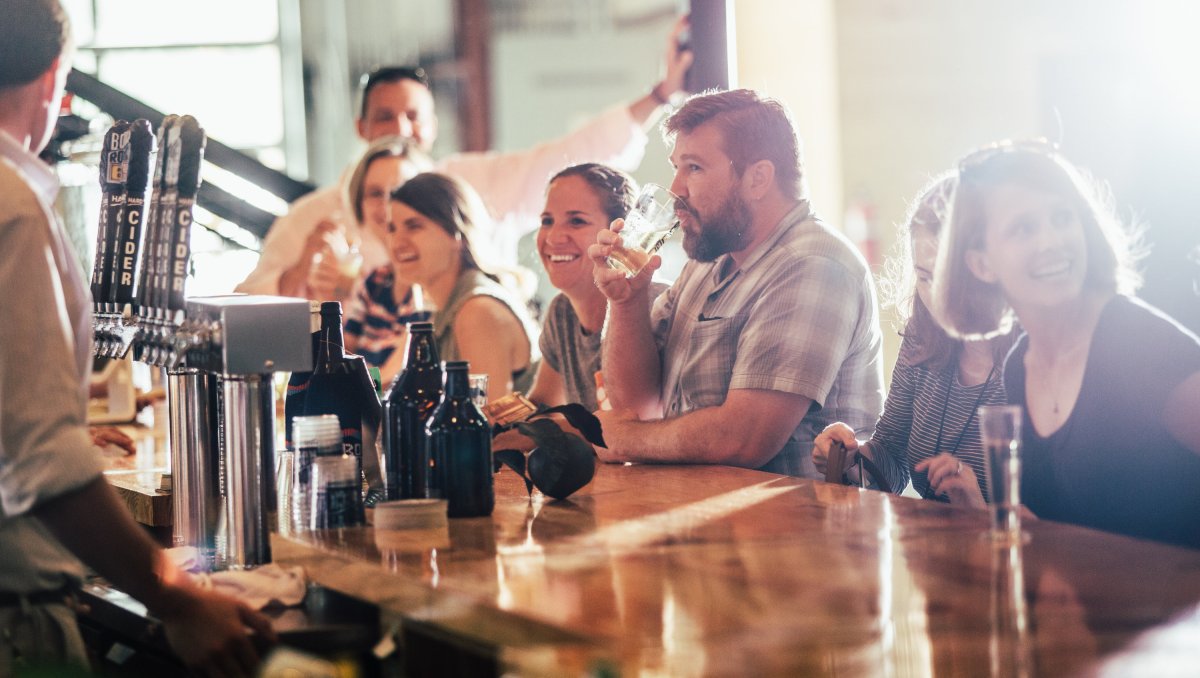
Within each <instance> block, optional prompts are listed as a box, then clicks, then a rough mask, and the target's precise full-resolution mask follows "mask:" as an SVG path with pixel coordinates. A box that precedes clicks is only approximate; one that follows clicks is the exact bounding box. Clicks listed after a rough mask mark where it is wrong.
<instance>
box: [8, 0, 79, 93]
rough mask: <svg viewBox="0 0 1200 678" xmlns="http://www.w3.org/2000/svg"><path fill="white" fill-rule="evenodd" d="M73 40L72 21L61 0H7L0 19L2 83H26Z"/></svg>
mask: <svg viewBox="0 0 1200 678" xmlns="http://www.w3.org/2000/svg"><path fill="white" fill-rule="evenodd" d="M70 42H71V22H70V21H69V20H68V19H67V14H66V12H65V11H63V8H62V6H61V5H59V4H58V0H6V2H5V3H4V20H3V21H0V87H14V86H20V85H27V84H29V83H31V82H33V81H34V80H36V79H37V78H38V77H39V76H41V75H42V74H43V73H45V72H46V71H47V70H48V69H49V68H50V66H51V65H52V64H53V63H54V60H55V59H57V58H58V57H60V56H62V54H63V52H65V51H66V50H67V47H68V45H69V44H70Z"/></svg>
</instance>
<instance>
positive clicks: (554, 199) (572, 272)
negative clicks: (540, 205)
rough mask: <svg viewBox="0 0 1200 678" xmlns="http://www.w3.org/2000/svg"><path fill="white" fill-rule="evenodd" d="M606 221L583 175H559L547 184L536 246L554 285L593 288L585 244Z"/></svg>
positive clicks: (567, 289) (569, 288)
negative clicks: (548, 185)
mask: <svg viewBox="0 0 1200 678" xmlns="http://www.w3.org/2000/svg"><path fill="white" fill-rule="evenodd" d="M608 223H609V220H608V215H607V214H605V212H604V209H603V206H602V205H601V202H600V198H599V196H597V195H596V192H595V191H594V190H593V189H592V187H591V186H590V185H589V184H588V183H587V181H586V180H584V179H583V178H582V177H578V176H565V177H560V178H558V179H555V180H554V181H553V182H552V183H551V184H550V188H549V189H548V190H547V191H546V207H545V209H544V210H543V211H542V218H541V228H540V229H539V230H538V233H537V249H538V255H539V256H540V257H541V259H542V266H545V267H546V273H547V274H548V275H549V276H550V282H551V283H553V284H554V286H555V287H557V288H558V289H560V290H563V291H564V292H583V291H586V290H588V289H594V284H593V282H592V262H591V261H590V260H589V259H588V258H587V256H586V255H587V248H588V245H590V244H592V243H594V242H596V234H597V233H599V232H600V231H601V230H602V229H604V228H607V227H608Z"/></svg>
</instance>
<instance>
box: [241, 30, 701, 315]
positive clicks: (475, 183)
mask: <svg viewBox="0 0 1200 678" xmlns="http://www.w3.org/2000/svg"><path fill="white" fill-rule="evenodd" d="M686 25H687V24H686V21H684V20H682V19H681V20H680V21H679V22H677V23H676V26H675V30H674V31H673V32H672V35H671V37H670V39H669V41H668V45H667V55H666V68H665V74H664V76H663V78H662V80H660V81H659V82H658V83H657V84H655V85H654V87H653V88H651V89H650V91H649V92H648V93H647V94H645V95H644V96H642V97H639V98H638V99H636V100H635V101H633V102H632V103H629V104H622V105H618V106H614V107H612V108H610V109H608V110H606V111H604V112H602V113H600V114H599V115H597V116H596V117H594V118H591V119H590V120H588V121H587V122H586V123H584V124H583V125H582V126H581V127H579V128H578V129H576V130H574V131H573V132H570V133H568V134H566V135H565V136H562V137H559V138H557V139H553V140H550V141H546V142H543V143H541V144H538V145H536V146H534V147H532V148H528V149H525V150H521V151H513V152H510V153H456V154H454V155H451V156H448V157H446V158H443V159H442V160H440V161H439V162H437V163H435V166H434V169H435V170H436V171H438V172H441V173H443V174H449V175H452V176H455V177H457V178H459V179H462V180H464V181H466V182H467V183H468V184H470V185H471V187H472V188H474V189H475V190H476V191H477V192H478V193H479V195H480V196H481V197H482V198H483V200H484V203H485V204H486V205H487V207H488V211H489V213H490V214H491V216H492V217H493V220H494V224H493V225H492V231H491V232H490V233H486V234H484V236H485V238H486V242H487V244H488V245H489V249H490V250H491V251H493V252H494V253H495V254H494V257H495V259H496V262H495V263H499V264H503V265H514V264H516V263H517V261H516V259H517V241H518V240H520V238H521V236H523V235H525V234H526V233H529V232H531V231H533V230H535V229H536V228H537V225H538V215H539V214H540V212H541V209H542V199H543V198H544V195H543V192H544V190H545V188H546V181H547V180H548V179H549V178H550V177H551V176H552V175H553V174H554V173H555V172H557V171H558V170H560V169H562V168H564V167H567V166H569V165H573V164H576V163H580V162H602V163H605V164H609V165H612V166H614V167H617V168H619V169H623V170H627V171H628V170H633V169H635V168H637V166H638V164H639V163H641V160H642V155H643V154H644V153H645V148H646V141H647V138H646V132H645V130H646V129H647V128H648V127H650V126H651V125H653V124H654V122H655V121H656V120H657V118H658V116H659V115H660V114H661V111H663V110H664V106H665V104H667V103H668V101H670V99H671V97H673V96H674V95H675V94H677V93H678V92H680V91H682V90H683V78H684V75H685V73H686V72H687V69H688V66H690V65H691V63H692V54H691V52H690V51H689V50H686V49H680V48H679V44H678V38H679V34H680V32H681V31H682V30H683V29H684V28H685V27H686ZM437 122H438V121H437V115H436V113H435V112H434V103H433V92H432V90H431V89H430V83H429V79H428V77H427V76H426V74H425V71H424V70H423V69H420V68H411V67H405V66H388V67H384V68H379V69H376V70H375V71H373V72H372V73H370V74H369V75H367V76H366V77H365V78H364V80H363V87H362V96H361V109H360V114H359V118H358V120H357V121H356V124H355V131H356V132H357V133H358V136H359V138H361V139H362V140H364V141H366V142H368V143H370V142H372V141H374V140H376V139H378V138H380V137H383V136H386V135H396V136H400V137H402V138H406V139H411V140H412V141H413V142H414V143H415V144H417V146H418V147H419V148H420V149H421V150H424V151H426V152H428V151H429V150H430V149H431V148H432V147H433V142H434V139H436V138H437V130H438V124H437ZM346 211H347V208H346V207H344V206H343V199H342V187H341V185H340V183H339V184H335V185H333V186H327V187H324V188H320V189H318V190H316V191H314V192H313V193H310V194H308V195H306V196H304V197H302V198H300V199H299V200H297V201H296V202H295V203H293V205H292V207H291V209H290V210H289V212H288V214H287V215H285V216H283V217H280V218H279V219H277V220H276V221H275V223H274V224H273V225H272V226H271V230H270V232H268V233H267V237H266V239H265V240H264V241H263V250H262V256H261V258H260V259H259V263H258V266H257V267H256V268H255V269H254V271H253V272H252V273H251V274H250V275H249V276H248V277H247V278H246V280H245V281H243V282H242V284H240V285H239V286H238V288H237V289H238V291H239V292H247V293H251V294H284V295H287V296H302V297H309V298H311V299H324V300H333V296H331V295H332V294H333V288H334V285H335V284H336V281H337V270H336V265H335V264H334V259H335V257H332V256H322V257H319V258H318V260H319V262H320V263H319V264H318V265H317V266H313V264H312V262H313V260H314V255H316V254H317V253H325V254H329V253H330V252H331V251H332V247H331V244H334V243H332V242H331V241H332V240H336V239H337V238H345V237H346V236H347V235H349V236H350V238H351V239H358V240H360V241H361V242H360V245H359V247H360V250H361V252H362V255H363V270H364V271H370V270H373V269H374V268H377V267H379V266H381V265H384V264H386V263H387V252H386V250H385V249H384V245H383V243H382V242H381V241H380V240H379V238H377V237H376V236H375V235H374V234H372V233H359V232H358V229H357V228H356V227H355V226H354V225H353V224H352V223H350V222H353V219H347V218H345V216H344V215H345V213H346ZM339 215H343V216H341V217H340V219H339ZM339 220H340V222H341V223H337V222H338V221H339ZM344 229H345V230H353V231H354V232H353V233H350V234H346V233H342V231H343V230H344Z"/></svg>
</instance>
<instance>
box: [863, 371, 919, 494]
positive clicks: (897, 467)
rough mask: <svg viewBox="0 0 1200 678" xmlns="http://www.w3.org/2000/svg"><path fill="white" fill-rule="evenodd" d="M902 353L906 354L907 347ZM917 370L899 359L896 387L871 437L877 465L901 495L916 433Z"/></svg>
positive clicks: (893, 374)
mask: <svg viewBox="0 0 1200 678" xmlns="http://www.w3.org/2000/svg"><path fill="white" fill-rule="evenodd" d="M900 354H901V355H903V354H904V351H903V349H902V350H901V351H900ZM916 369H917V368H914V367H912V366H911V365H909V364H908V363H907V362H905V361H904V360H903V359H900V360H898V361H897V362H896V367H895V369H893V370H892V387H891V390H889V391H888V395H887V400H886V401H885V402H884V404H883V415H882V416H881V417H880V418H879V423H878V424H876V426H875V435H874V436H873V437H872V438H871V445H872V447H873V448H874V449H873V450H872V451H874V452H876V462H877V463H876V465H877V466H879V468H880V470H882V471H883V475H884V477H885V478H886V479H887V482H888V484H889V485H890V486H891V489H892V492H895V493H897V494H899V493H900V492H903V491H904V488H905V486H906V485H908V477H909V467H910V464H909V461H908V441H909V436H910V434H911V433H912V421H913V400H914V398H915V395H916V383H915V382H916V379H915V377H916Z"/></svg>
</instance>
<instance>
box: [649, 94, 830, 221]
mask: <svg viewBox="0 0 1200 678" xmlns="http://www.w3.org/2000/svg"><path fill="white" fill-rule="evenodd" d="M707 123H711V124H713V125H714V126H716V128H717V129H718V130H720V132H721V141H722V146H723V148H722V150H723V151H724V153H725V155H727V156H729V159H730V160H732V161H733V168H734V170H735V171H736V172H737V173H738V175H739V176H740V175H741V174H742V173H743V172H745V171H746V168H747V167H749V166H750V165H751V164H753V163H756V162H758V161H760V160H768V161H770V162H771V164H772V165H774V166H775V183H776V185H777V186H779V189H780V190H781V191H783V193H784V195H786V196H787V197H788V198H792V199H796V198H801V197H803V196H804V195H805V192H806V191H805V189H804V175H803V152H802V149H801V145H800V137H799V135H798V134H797V132H796V123H795V121H793V120H792V116H791V113H789V112H788V110H787V108H785V107H784V105H783V104H781V103H779V101H777V100H775V99H772V98H770V97H763V96H759V94H758V93H757V92H755V91H753V90H749V89H735V90H730V91H728V92H706V93H703V94H697V95H695V96H693V97H692V98H690V99H688V100H687V102H686V103H684V104H683V106H682V107H681V108H680V109H679V110H678V111H676V112H675V114H674V115H672V116H671V117H669V118H667V120H666V121H665V122H664V123H663V139H665V140H666V141H667V143H671V142H672V141H673V140H674V139H675V137H676V136H677V135H678V134H679V133H680V132H683V133H685V134H690V133H691V132H692V131H694V130H695V129H696V128H697V127H699V126H701V125H704V124H707Z"/></svg>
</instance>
